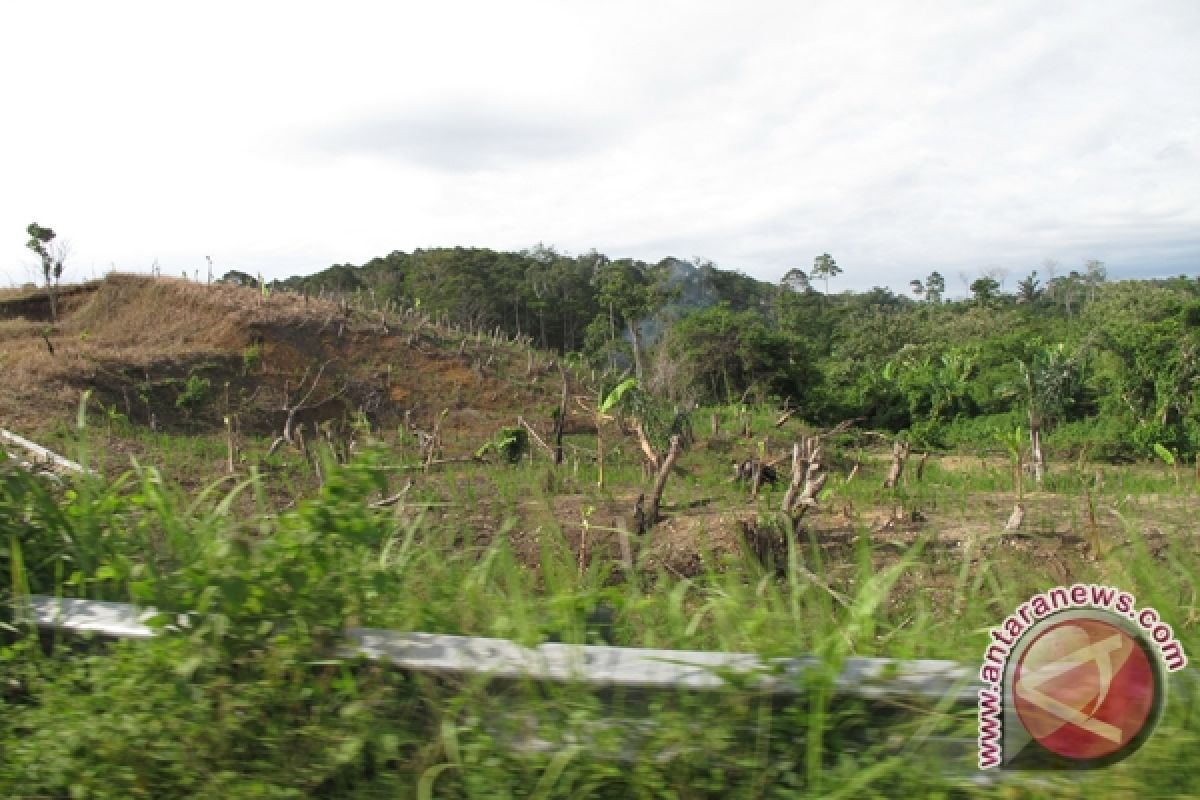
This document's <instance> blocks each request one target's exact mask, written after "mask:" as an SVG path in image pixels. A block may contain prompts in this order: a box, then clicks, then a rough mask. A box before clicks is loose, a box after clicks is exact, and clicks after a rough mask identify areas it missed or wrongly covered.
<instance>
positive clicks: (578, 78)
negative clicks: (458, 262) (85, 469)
mask: <svg viewBox="0 0 1200 800" xmlns="http://www.w3.org/2000/svg"><path fill="white" fill-rule="evenodd" d="M0 93H2V94H3V97H4V101H5V106H6V113H5V114H4V115H3V118H2V121H0V182H2V184H0V186H2V188H0V285H16V284H20V283H23V282H25V281H28V280H32V279H33V278H34V276H35V275H36V273H37V271H38V266H37V260H36V257H35V256H34V255H33V254H32V253H31V252H30V251H28V250H27V249H26V248H25V246H24V245H25V241H26V239H27V238H28V237H27V236H26V235H25V228H26V226H27V225H28V224H29V223H30V222H33V221H36V222H38V223H39V224H41V225H44V226H48V227H51V228H53V229H54V230H55V231H56V232H57V233H58V234H59V237H60V239H62V240H64V241H65V242H67V244H68V245H69V251H70V256H69V259H68V261H67V267H66V274H65V275H64V280H67V281H70V280H82V279H89V278H91V277H94V276H99V275H103V274H104V273H105V272H107V271H109V270H110V269H117V270H120V271H147V270H149V269H150V268H151V266H152V265H153V264H155V263H157V264H158V265H159V267H160V269H161V271H162V272H163V274H176V275H178V274H181V273H182V272H187V273H188V274H189V275H192V274H195V271H196V270H199V272H200V275H201V277H202V278H203V277H204V275H205V273H206V270H207V266H206V263H207V262H206V257H211V258H212V262H213V268H214V271H215V272H216V273H217V274H218V275H219V274H222V273H223V272H224V271H226V270H229V269H239V270H242V271H244V272H248V273H250V274H260V273H261V274H262V275H264V276H265V277H266V278H268V279H272V278H283V277H287V276H289V275H296V274H308V273H312V272H315V271H318V270H320V269H324V268H325V267H328V266H329V265H331V264H334V263H354V264H360V263H363V262H365V261H367V260H369V259H371V258H373V257H375V256H379V255H385V254H387V253H389V252H391V251H393V250H404V251H406V252H409V251H412V250H414V249H416V248H429V247H442V246H448V247H450V246H460V245H461V246H467V247H491V248H495V249H501V250H521V249H524V248H527V247H531V246H533V245H535V244H537V243H539V242H541V243H545V244H547V245H552V246H554V247H556V248H557V249H559V250H560V251H565V252H568V253H582V252H586V251H588V250H590V249H592V248H595V249H596V250H599V251H600V252H602V253H605V254H606V255H609V256H611V257H614V258H621V257H632V258H639V259H643V260H645V261H650V262H654V261H658V260H659V259H661V258H663V257H666V256H676V257H680V258H684V259H691V258H695V257H699V258H704V259H710V260H712V261H714V262H715V263H716V264H717V265H718V266H720V267H722V268H724V269H736V270H740V271H742V272H745V273H747V274H750V275H753V276H754V277H757V278H760V279H763V280H770V281H778V280H779V279H780V278H781V277H782V276H783V274H784V273H785V272H787V271H788V270H789V269H791V268H794V267H800V268H801V269H806V268H810V267H811V265H812V262H813V259H814V257H815V256H817V255H819V254H821V253H825V252H828V253H830V254H832V255H833V257H834V258H835V259H836V260H837V262H838V264H839V265H840V266H841V267H842V269H843V270H844V273H843V274H842V275H841V276H839V277H838V278H836V279H835V280H834V281H833V282H832V283H831V289H833V290H834V291H837V290H845V289H865V288H869V287H870V286H874V285H881V286H890V287H892V288H894V289H896V290H897V291H903V290H906V288H907V285H908V282H909V280H910V279H912V278H915V277H924V276H925V275H927V274H928V273H929V272H931V271H933V270H938V271H940V272H942V274H943V275H944V276H945V277H946V283H947V288H948V290H950V292H951V293H956V292H957V293H962V291H963V290H964V289H965V285H966V282H967V281H969V280H973V279H974V278H975V277H978V276H979V275H981V274H985V273H988V272H991V273H992V274H993V275H995V276H997V277H999V278H1000V279H1001V281H1002V282H1003V283H1004V284H1005V286H1006V288H1012V287H1013V286H1014V285H1015V282H1016V280H1018V279H1019V278H1020V277H1023V276H1024V275H1026V274H1028V273H1029V272H1030V271H1031V270H1034V269H1037V270H1039V272H1040V273H1041V274H1042V275H1045V273H1046V266H1045V264H1046V262H1055V263H1056V264H1057V266H1056V267H1055V269H1056V270H1057V271H1058V273H1059V274H1062V273H1064V272H1065V271H1068V270H1071V269H1082V264H1083V262H1084V260H1086V259H1100V260H1102V261H1104V262H1105V264H1106V265H1107V268H1108V273H1109V276H1110V278H1131V277H1150V276H1167V275H1177V274H1188V275H1196V274H1200V3H1196V2H1194V0H1183V2H1170V1H1169V0H1162V1H1161V2H1144V3H1143V2H1128V1H1125V0H1121V1H1119V2H1113V1H1112V0H1091V1H1090V2H1064V3H1046V2H1044V0H1037V1H1036V2H1025V0H1004V1H1003V2H983V1H977V0H973V2H970V3H962V2H920V1H919V0H906V1H905V2H903V3H892V2H883V0H878V1H877V2H866V3H859V2H848V1H846V0H839V1H838V2H828V3H827V2H816V1H815V0H805V1H804V2H753V1H748V2H740V3H715V2H695V0H693V2H654V1H653V0H639V1H638V2H624V0H606V2H576V1H574V0H556V1H554V2H528V1H527V0H505V2H438V3H426V2H378V3H365V2H338V3H336V4H334V3H319V4H318V3H311V4H310V3H306V2H295V1H293V2H287V3H277V2H266V1H265V0H256V1H255V2H250V0H242V1H240V2H234V3H228V2H221V0H207V1H206V2H204V3H195V4H187V5H184V4H179V3H163V2H161V1H160V2H153V3H141V2H113V3H96V2H94V1H92V0H90V1H89V2H78V3H73V2H56V1H55V0H43V1H42V2H37V3H4V4H2V5H0ZM818 288H823V285H822V284H818Z"/></svg>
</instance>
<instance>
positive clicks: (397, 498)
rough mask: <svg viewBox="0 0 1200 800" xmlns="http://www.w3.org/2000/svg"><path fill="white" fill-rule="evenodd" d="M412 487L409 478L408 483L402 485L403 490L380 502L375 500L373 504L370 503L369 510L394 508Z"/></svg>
mask: <svg viewBox="0 0 1200 800" xmlns="http://www.w3.org/2000/svg"><path fill="white" fill-rule="evenodd" d="M412 487H413V481H412V478H409V479H408V482H407V483H405V484H404V488H403V489H401V490H400V491H398V492H396V493H395V494H394V495H392V496H391V497H385V498H383V499H382V500H376V501H375V502H374V503H371V506H370V507H371V508H388V507H390V506H394V505H396V504H397V503H399V502H400V501H401V500H403V499H404V498H405V496H406V495H407V494H408V490H409V489H411V488H412Z"/></svg>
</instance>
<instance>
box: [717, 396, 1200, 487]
mask: <svg viewBox="0 0 1200 800" xmlns="http://www.w3.org/2000/svg"><path fill="white" fill-rule="evenodd" d="M710 421H711V423H712V437H713V438H714V439H715V438H717V434H718V433H719V432H720V430H721V418H720V417H718V416H717V412H715V411H714V412H712V415H711V417H710ZM1197 464H1198V465H1200V461H1197ZM1196 475H1197V481H1198V482H1200V466H1197V467H1196Z"/></svg>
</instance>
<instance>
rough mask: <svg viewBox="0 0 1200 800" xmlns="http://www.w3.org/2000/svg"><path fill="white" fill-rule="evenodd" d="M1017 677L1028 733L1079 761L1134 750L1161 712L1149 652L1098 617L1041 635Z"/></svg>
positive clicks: (1016, 690) (1017, 693)
mask: <svg viewBox="0 0 1200 800" xmlns="http://www.w3.org/2000/svg"><path fill="white" fill-rule="evenodd" d="M1013 679H1014V683H1013V693H1012V696H1013V699H1014V705H1015V707H1016V710H1017V714H1018V716H1019V717H1020V720H1021V724H1022V725H1024V726H1025V729H1026V730H1027V731H1028V732H1029V735H1030V736H1031V737H1033V739H1034V740H1036V741H1037V742H1038V743H1039V744H1041V745H1042V746H1043V747H1045V748H1046V749H1047V750H1050V751H1051V752H1053V753H1057V754H1058V755H1060V756H1063V757H1065V758H1070V759H1074V760H1079V761H1088V760H1092V759H1100V758H1104V757H1106V756H1110V755H1112V754H1114V753H1116V752H1117V751H1119V750H1121V749H1122V748H1125V747H1126V746H1127V745H1130V743H1131V742H1132V741H1133V739H1134V737H1136V736H1137V735H1138V734H1139V733H1141V731H1142V730H1143V729H1144V728H1145V727H1146V725H1147V724H1148V723H1149V722H1150V721H1151V717H1152V716H1153V714H1154V711H1155V707H1156V702H1155V701H1156V695H1157V690H1158V683H1157V682H1158V677H1157V674H1156V672H1155V669H1154V665H1153V664H1152V662H1151V660H1150V656H1149V655H1148V654H1147V652H1146V649H1145V648H1144V647H1143V645H1142V644H1141V642H1140V641H1139V640H1138V639H1137V638H1136V637H1134V636H1133V635H1131V634H1129V633H1127V632H1126V631H1124V630H1122V629H1121V628H1120V627H1118V626H1117V625H1114V624H1112V623H1109V622H1104V621H1102V620H1098V619H1090V618H1074V619H1068V620H1064V621H1062V622H1058V623H1056V624H1053V625H1051V626H1049V627H1047V628H1046V629H1045V630H1043V631H1041V632H1040V633H1039V634H1038V635H1037V637H1036V638H1035V639H1033V640H1032V641H1031V642H1030V644H1029V647H1028V648H1026V650H1025V652H1024V653H1023V654H1022V655H1021V660H1020V661H1019V662H1018V663H1017V667H1016V670H1015V671H1014V673H1013ZM1118 757H1119V756H1118Z"/></svg>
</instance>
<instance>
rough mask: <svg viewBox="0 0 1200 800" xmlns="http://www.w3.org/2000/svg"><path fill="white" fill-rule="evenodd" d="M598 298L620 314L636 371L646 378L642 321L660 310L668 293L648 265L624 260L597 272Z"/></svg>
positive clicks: (603, 266)
mask: <svg viewBox="0 0 1200 800" xmlns="http://www.w3.org/2000/svg"><path fill="white" fill-rule="evenodd" d="M596 285H597V288H598V290H599V291H598V295H597V299H598V300H599V302H600V304H601V305H602V306H607V307H608V308H610V309H611V310H612V312H613V313H614V315H620V317H621V319H623V320H624V321H625V327H626V328H627V330H628V331H629V338H630V344H631V345H632V346H633V365H634V372H635V374H636V375H637V378H638V380H639V381H640V380H642V377H643V368H642V364H643V359H642V322H643V321H644V320H645V319H646V318H647V317H648V316H650V315H651V314H653V313H654V312H655V311H657V310H658V309H660V308H661V307H662V305H663V304H664V303H665V302H666V300H667V292H666V291H665V289H664V288H663V287H662V285H661V282H660V281H659V280H658V276H656V275H654V274H653V273H652V271H651V270H650V269H649V268H648V267H647V265H646V264H644V263H642V262H640V261H634V260H632V259H628V258H623V259H619V260H617V261H609V262H607V263H605V264H602V265H601V266H600V267H599V268H598V270H597V273H596Z"/></svg>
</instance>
